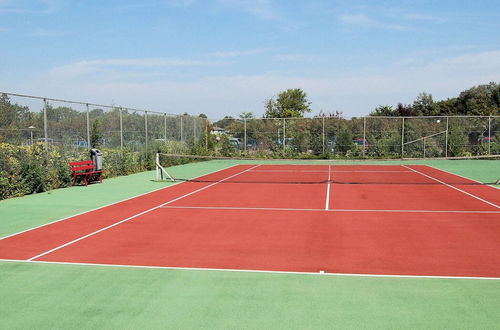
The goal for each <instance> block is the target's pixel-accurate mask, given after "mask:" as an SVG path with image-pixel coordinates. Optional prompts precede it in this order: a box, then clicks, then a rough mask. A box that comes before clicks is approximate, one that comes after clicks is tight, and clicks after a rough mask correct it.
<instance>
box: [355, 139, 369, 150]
mask: <svg viewBox="0 0 500 330" xmlns="http://www.w3.org/2000/svg"><path fill="white" fill-rule="evenodd" d="M354 144H356V145H358V146H360V147H361V148H364V149H365V150H366V149H368V141H366V139H355V140H354Z"/></svg>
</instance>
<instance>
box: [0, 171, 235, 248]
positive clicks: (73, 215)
mask: <svg viewBox="0 0 500 330" xmlns="http://www.w3.org/2000/svg"><path fill="white" fill-rule="evenodd" d="M235 166H238V164H236V165H231V166H229V167H226V168H222V169H220V170H215V171H212V172H209V173H205V174H202V175H200V176H197V177H195V178H193V179H198V178H201V177H203V176H205V175H209V174H213V173H216V172H220V171H224V170H227V169H230V168H233V167H235ZM193 179H191V180H193ZM181 183H184V182H183V181H181V182H175V183H172V184H170V185H168V186H167V187H161V188H158V189H154V190H151V191H148V192H145V193H142V194H139V195H136V196H132V197H129V198H125V199H122V200H119V201H117V202H113V203H110V204H106V205H103V206H99V207H96V208H94V209H90V210H88V211H83V212H80V213H77V214H72V215H70V216H67V217H64V218H61V219H58V220H54V221H51V222H48V223H45V224H43V225H39V226H36V227H32V228H29V229H25V230H22V231H20V232H17V233H14V234H10V235H7V236H4V237H1V238H0V241H1V240H3V239H5V238H9V237H12V236H16V235H19V234H22V233H26V232H28V231H31V230H35V229H38V228H42V227H45V226H48V225H51V224H53V223H56V222H60V221H64V220H68V219H71V218H73V217H77V216H79V215H82V214H85V213H90V212H93V211H97V210H100V209H102V208H105V207H108V206H112V205H115V204H118V203H121V202H126V201H128V200H131V199H134V198H137V197H141V196H144V195H148V194H152V193H154V192H157V191H160V190H162V189H168V188H170V187H173V186H176V185H178V184H181Z"/></svg>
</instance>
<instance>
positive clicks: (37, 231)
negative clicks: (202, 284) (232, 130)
mask: <svg viewBox="0 0 500 330" xmlns="http://www.w3.org/2000/svg"><path fill="white" fill-rule="evenodd" d="M499 220H500V192H499V190H498V189H496V188H493V187H490V186H488V185H484V184H480V183H478V182H476V181H473V180H471V179H467V178H464V177H461V176H458V175H455V174H451V173H448V172H445V171H442V170H438V169H436V168H433V167H430V166H426V165H332V164H313V165H276V164H239V165H235V166H230V167H228V168H225V169H223V170H219V171H216V172H213V173H210V174H208V175H204V176H201V177H198V178H196V179H193V180H188V181H186V182H182V183H179V184H175V185H172V186H169V187H165V188H161V189H159V190H156V191H153V192H149V193H146V194H143V195H140V196H137V197H134V198H130V199H127V200H124V201H120V202H117V203H114V204H111V205H108V206H105V207H101V208H98V209H95V210H91V211H88V212H84V213H81V214H78V215H74V216H72V217H69V218H65V219H61V220H58V221H55V222H52V223H49V224H46V225H42V226H40V227H37V228H33V229H30V230H27V231H23V232H21V233H17V234H13V235H10V236H7V237H4V238H3V239H2V240H0V259H4V260H22V261H32V262H50V263H75V264H100V265H123V266H137V267H166V268H196V269H216V270H219V269H220V270H237V271H266V272H299V273H311V274H359V275H382V276H387V275H390V276H437V277H477V278H500V256H499V255H498V253H497V251H499V250H500V240H499V239H498V238H499V237H500V221H499Z"/></svg>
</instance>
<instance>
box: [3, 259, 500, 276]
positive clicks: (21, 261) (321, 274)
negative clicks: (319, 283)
mask: <svg viewBox="0 0 500 330" xmlns="http://www.w3.org/2000/svg"><path fill="white" fill-rule="evenodd" d="M0 261H1V262H12V263H15V262H20V263H29V264H51V265H68V266H89V267H116V268H132V269H164V270H187V271H216V272H231V273H262V274H277V275H280V274H288V275H308V276H311V275H312V276H339V277H341V276H345V277H384V278H413V279H420V278H422V279H450V280H494V281H498V280H500V277H482V276H450V275H398V274H356V273H325V272H294V271H284V270H283V271H281V270H257V269H234V268H202V267H200V268H195V267H169V266H141V265H115V264H95V263H84V262H62V261H41V260H35V261H31V260H10V259H0Z"/></svg>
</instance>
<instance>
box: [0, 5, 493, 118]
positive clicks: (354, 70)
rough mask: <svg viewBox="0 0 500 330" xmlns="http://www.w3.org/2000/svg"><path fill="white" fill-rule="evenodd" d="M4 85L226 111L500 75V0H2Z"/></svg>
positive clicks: (470, 82) (360, 101) (392, 98)
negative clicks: (302, 95) (284, 97)
mask: <svg viewBox="0 0 500 330" xmlns="http://www.w3.org/2000/svg"><path fill="white" fill-rule="evenodd" d="M0 41H1V43H0V45H1V46H0V47H1V48H0V91H7V92H17V93H27V94H34V95H41V96H46V97H56V98H67V99H74V100H83V101H88V102H96V103H105V104H111V103H113V104H116V105H123V106H130V107H137V108H144V109H151V110H157V111H163V112H169V113H182V112H188V113H190V114H199V113H201V112H203V113H206V114H208V115H209V117H212V118H217V117H221V116H224V115H233V116H236V115H238V114H239V113H241V112H242V111H252V112H254V113H255V114H256V115H259V116H260V115H262V113H263V111H264V101H265V100H266V99H267V98H269V97H272V96H273V95H276V94H277V93H279V92H280V91H282V90H285V89H287V88H302V89H303V90H304V91H305V92H306V93H307V94H308V96H309V99H310V101H311V102H312V108H313V113H312V115H313V114H317V113H318V112H319V111H320V110H323V111H336V110H338V111H343V113H344V115H345V116H347V117H350V116H360V115H365V114H368V113H369V112H370V111H371V110H373V108H375V107H376V106H377V105H380V104H390V105H394V104H396V103H397V102H404V103H411V102H412V101H413V100H414V99H415V97H416V96H417V95H418V94H419V93H420V92H427V93H431V94H432V95H433V96H434V98H435V99H437V100H439V99H445V98H448V97H453V96H456V95H457V94H458V93H459V92H460V91H462V90H464V89H467V88H469V87H472V86H474V85H478V84H484V83H488V82H490V81H495V82H500V1H498V0H476V1H459V0H456V1H448V0H443V1H423V0H421V1H419V0H415V1H405V0H400V1H356V0H353V1H326V0H309V1H293V0H291V1H277V0H275V1H273V0H254V1H250V0H206V1H201V0H142V1H138V0H135V1H126V0H122V1H117V0H116V1H113V0H110V1H102V0H101V1H94V0H87V1H83V0H81V1H76V0H75V1H69V0H0Z"/></svg>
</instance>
